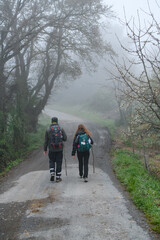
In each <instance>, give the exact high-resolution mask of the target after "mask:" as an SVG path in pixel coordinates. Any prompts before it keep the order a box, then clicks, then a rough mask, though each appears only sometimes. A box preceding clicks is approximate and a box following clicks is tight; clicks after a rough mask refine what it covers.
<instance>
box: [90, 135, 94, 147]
mask: <svg viewBox="0 0 160 240" xmlns="http://www.w3.org/2000/svg"><path fill="white" fill-rule="evenodd" d="M89 138H90V139H91V144H92V145H93V143H94V142H93V139H92V138H91V137H90V136H89Z"/></svg>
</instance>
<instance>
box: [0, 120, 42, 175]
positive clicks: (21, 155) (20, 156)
mask: <svg viewBox="0 0 160 240" xmlns="http://www.w3.org/2000/svg"><path fill="white" fill-rule="evenodd" d="M44 123H45V122H44ZM45 130H46V126H45V125H44V124H43V125H42V124H40V125H39V126H38V130H37V133H28V134H27V136H26V137H27V145H26V146H25V147H24V148H23V149H20V150H19V152H18V153H17V158H16V159H15V160H12V161H9V162H8V163H7V166H6V168H5V169H4V170H3V171H2V172H1V173H0V177H1V176H3V175H4V174H6V173H7V172H8V171H9V170H10V169H11V168H12V167H14V166H17V165H18V164H19V163H20V162H22V161H23V160H24V159H25V158H26V156H27V154H28V153H29V152H31V151H33V150H34V149H38V148H40V147H41V146H42V145H43V142H44V133H45Z"/></svg>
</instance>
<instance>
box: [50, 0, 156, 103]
mask: <svg viewBox="0 0 160 240" xmlns="http://www.w3.org/2000/svg"><path fill="white" fill-rule="evenodd" d="M104 2H105V3H106V4H109V5H112V10H113V12H114V14H115V16H116V18H114V19H112V20H110V21H109V27H108V28H107V31H105V32H104V33H103V37H104V39H106V40H107V42H108V43H109V44H111V46H112V49H113V50H114V51H115V53H116V54H117V58H123V54H124V51H123V50H122V48H121V47H120V43H119V41H120V42H121V43H122V44H124V45H125V46H126V45H128V46H129V45H130V42H129V40H128V39H127V35H126V28H125V24H124V23H125V18H126V19H127V21H129V20H130V19H133V18H134V21H135V22H136V23H137V24H139V22H138V14H139V16H140V18H141V24H142V25H143V24H145V23H146V22H148V21H150V20H149V15H147V14H146V13H148V12H149V10H150V11H152V12H154V14H155V15H158V10H157V3H156V1H154V2H152V3H150V2H148V1H147V0H141V1H139V0H135V1H131V0H130V1H128V0H120V1H117V0H104ZM117 38H118V39H119V41H118V39H117ZM110 60H111V57H110V56H109V55H108V56H106V58H105V60H104V59H101V60H100V61H98V66H97V68H95V69H93V70H92V71H91V72H88V71H86V69H85V67H83V69H82V71H83V73H82V75H81V77H79V78H77V79H76V80H72V79H70V80H67V81H63V80H61V82H62V83H61V84H58V85H57V86H55V88H54V89H53V92H52V95H51V97H50V99H49V102H48V103H49V105H52V104H61V105H64V106H71V105H76V104H81V103H82V104H84V103H85V102H88V101H90V100H91V99H92V98H95V94H96V93H97V92H99V93H100V92H101V91H102V90H104V89H106V90H108V91H112V81H111V79H112V76H111V75H110V73H109V71H110V72H111V71H114V70H112V68H113V65H112V64H111V63H110V62H111V61H110ZM108 70H109V71H108ZM137 71H138V70H137ZM113 95H114V91H113Z"/></svg>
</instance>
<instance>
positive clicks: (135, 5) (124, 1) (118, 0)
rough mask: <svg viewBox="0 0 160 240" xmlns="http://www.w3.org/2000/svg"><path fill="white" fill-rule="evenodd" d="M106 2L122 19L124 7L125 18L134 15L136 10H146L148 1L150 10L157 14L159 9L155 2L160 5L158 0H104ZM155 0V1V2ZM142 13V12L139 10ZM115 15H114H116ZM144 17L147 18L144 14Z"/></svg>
mask: <svg viewBox="0 0 160 240" xmlns="http://www.w3.org/2000/svg"><path fill="white" fill-rule="evenodd" d="M104 1H105V2H106V3H107V4H109V5H113V10H114V11H115V12H116V14H117V15H118V16H119V17H120V18H122V19H124V9H125V12H126V16H127V18H130V17H131V16H132V17H136V16H137V10H140V9H143V10H144V11H146V12H148V9H149V8H148V3H147V2H149V5H150V8H151V11H152V12H153V13H154V14H156V15H158V16H159V9H158V8H157V3H158V4H159V6H160V0H148V1H147V0H104ZM156 2H157V3H156ZM141 14H142V12H141ZM117 15H116V16H117ZM144 18H147V15H144Z"/></svg>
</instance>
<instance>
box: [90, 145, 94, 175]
mask: <svg viewBox="0 0 160 240" xmlns="http://www.w3.org/2000/svg"><path fill="white" fill-rule="evenodd" d="M91 152H92V157H93V173H95V161H94V152H93V147H92V148H91Z"/></svg>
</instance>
